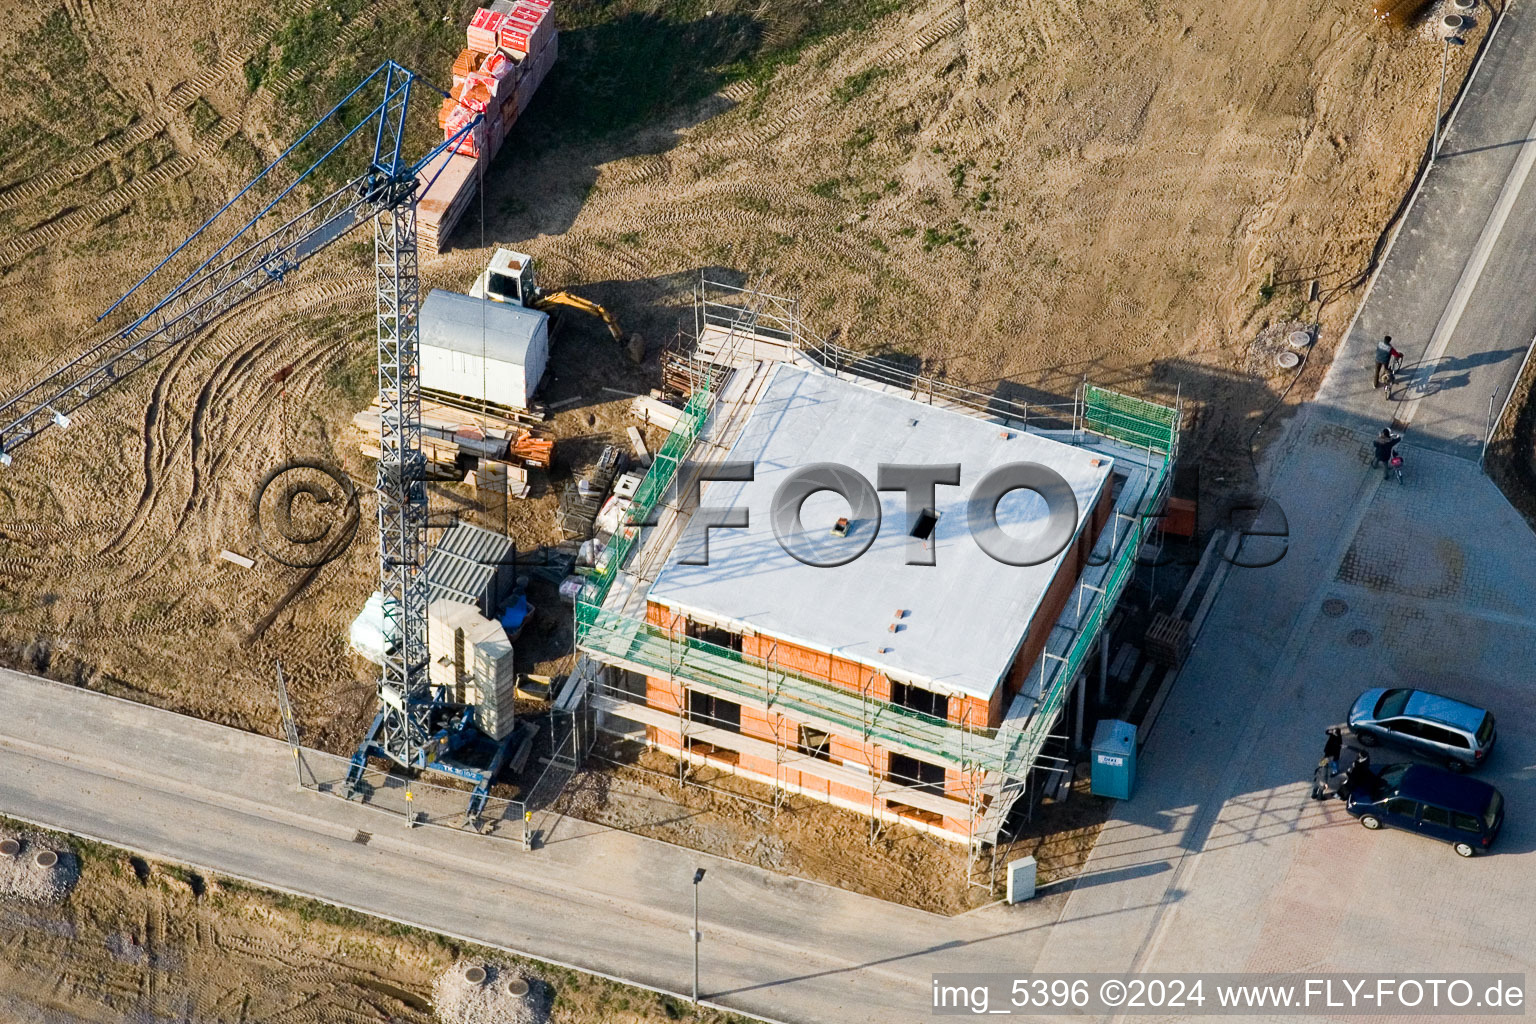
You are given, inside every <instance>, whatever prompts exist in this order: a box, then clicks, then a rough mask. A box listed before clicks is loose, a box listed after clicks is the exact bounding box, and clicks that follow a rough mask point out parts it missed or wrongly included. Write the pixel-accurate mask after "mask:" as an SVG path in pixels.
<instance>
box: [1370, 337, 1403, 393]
mask: <svg viewBox="0 0 1536 1024" xmlns="http://www.w3.org/2000/svg"><path fill="white" fill-rule="evenodd" d="M1401 358H1403V354H1402V353H1401V352H1399V351H1398V350H1397V349H1396V348H1394V347H1393V346H1392V335H1390V334H1387V335H1384V336H1383V337H1382V339H1381V340H1380V341H1378V342H1377V343H1376V382H1375V384H1374V385H1372V386H1373V387H1378V388H1379V387H1381V386H1382V385H1383V384H1388V385H1391V384H1396V383H1397V374H1396V372H1395V371H1393V369H1392V361H1393V360H1394V359H1401ZM1383 378H1385V380H1383Z"/></svg>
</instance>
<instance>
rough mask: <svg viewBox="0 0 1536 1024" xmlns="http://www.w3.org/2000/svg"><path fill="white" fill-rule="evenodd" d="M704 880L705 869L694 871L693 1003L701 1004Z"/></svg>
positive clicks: (690, 936) (691, 935)
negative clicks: (700, 965)
mask: <svg viewBox="0 0 1536 1024" xmlns="http://www.w3.org/2000/svg"><path fill="white" fill-rule="evenodd" d="M702 881H704V869H703V868H699V869H698V870H697V871H695V872H694V873H693V931H691V932H689V933H688V937H689V938H691V939H692V940H693V1005H695V1006H697V1005H699V883H700V882H702Z"/></svg>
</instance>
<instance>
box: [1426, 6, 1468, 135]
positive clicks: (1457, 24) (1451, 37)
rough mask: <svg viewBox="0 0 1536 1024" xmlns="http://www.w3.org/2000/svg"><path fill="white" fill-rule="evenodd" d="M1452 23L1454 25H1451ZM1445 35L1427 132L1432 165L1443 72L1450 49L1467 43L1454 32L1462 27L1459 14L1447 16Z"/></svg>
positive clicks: (1443, 92)
mask: <svg viewBox="0 0 1536 1024" xmlns="http://www.w3.org/2000/svg"><path fill="white" fill-rule="evenodd" d="M1453 21H1454V24H1453ZM1443 24H1444V25H1445V28H1446V34H1445V36H1444V37H1443V39H1442V42H1443V43H1444V46H1442V47H1441V49H1440V91H1439V92H1437V93H1435V123H1434V124H1432V125H1430V132H1429V162H1430V163H1434V162H1435V159H1436V158H1437V157H1439V155H1440V110H1441V107H1442V106H1443V105H1444V103H1445V71H1446V66H1447V65H1448V64H1449V63H1450V59H1451V47H1452V46H1465V45H1466V43H1467V41H1466V40H1465V39H1463V38H1461V37H1460V36H1458V35H1456V33H1455V30H1456V29H1459V28H1461V27H1462V25H1463V24H1464V21H1463V20H1462V17H1461V15H1459V14H1448V15H1446V16H1445V20H1444V22H1443Z"/></svg>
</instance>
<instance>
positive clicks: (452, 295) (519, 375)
mask: <svg viewBox="0 0 1536 1024" xmlns="http://www.w3.org/2000/svg"><path fill="white" fill-rule="evenodd" d="M420 323H421V343H420V349H421V386H422V387H424V388H431V389H433V390H435V391H446V392H448V393H449V394H454V395H463V396H464V397H466V398H474V399H480V400H483V401H487V402H495V403H496V404H498V405H505V406H509V407H511V408H513V409H526V408H528V403H529V401H531V400H532V398H533V395H534V392H536V391H537V390H538V388H539V381H540V380H541V379H542V378H543V376H544V366H545V364H546V363H547V362H548V361H549V315H548V314H546V313H542V312H540V311H539V310H536V309H525V308H524V307H522V306H518V305H513V304H512V303H509V302H487V301H486V300H485V299H477V298H473V297H472V296H469V295H460V294H458V293H456V292H445V291H442V290H440V289H435V288H434V289H433V290H432V291H431V292H430V293H428V295H427V299H426V301H425V302H423V303H422V304H421V321H420Z"/></svg>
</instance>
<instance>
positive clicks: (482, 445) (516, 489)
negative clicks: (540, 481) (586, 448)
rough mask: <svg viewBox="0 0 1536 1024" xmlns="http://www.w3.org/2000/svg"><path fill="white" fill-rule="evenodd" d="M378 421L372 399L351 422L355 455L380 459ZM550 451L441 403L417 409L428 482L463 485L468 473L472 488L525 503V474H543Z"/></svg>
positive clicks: (543, 440) (512, 428)
mask: <svg viewBox="0 0 1536 1024" xmlns="http://www.w3.org/2000/svg"><path fill="white" fill-rule="evenodd" d="M382 419H383V416H382V412H381V409H380V406H379V401H378V399H374V401H373V404H372V405H370V406H369V407H368V408H367V409H365V410H363V411H362V412H360V413H357V414H356V415H354V416H353V417H352V424H353V426H355V427H357V429H358V430H359V431H360V432H361V433H362V435H363V437H362V440H361V441H359V443H358V450H359V451H360V452H362V454H364V455H366V456H368V457H369V458H371V459H377V458H378V457H379V455H380V449H379V436H380V431H381V426H382V422H381V421H382ZM554 445H555V442H554V439H553V438H550V437H546V436H543V435H540V434H535V433H534V432H533V431H532V430H530V429H529V428H527V427H525V426H522V425H521V424H518V423H512V422H509V421H507V420H503V419H500V418H498V417H495V416H486V415H480V414H476V415H470V414H466V413H465V412H464V411H463V410H460V409H455V408H453V407H452V406H448V405H444V404H442V403H441V402H434V401H429V400H423V401H422V403H421V450H422V453H423V454H424V455H426V457H427V466H428V470H429V472H430V474H431V475H432V476H433V477H434V478H440V479H453V480H463V479H465V478H466V474H468V473H474V474H475V484H476V486H477V487H486V486H490V487H491V488H492V489H494V490H496V491H498V493H499V492H501V491H505V493H507V494H509V495H511V496H512V497H514V498H522V497H527V495H528V490H529V488H528V469H529V468H537V469H548V468H549V465H550V463H551V462H552V461H553V459H554Z"/></svg>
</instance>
